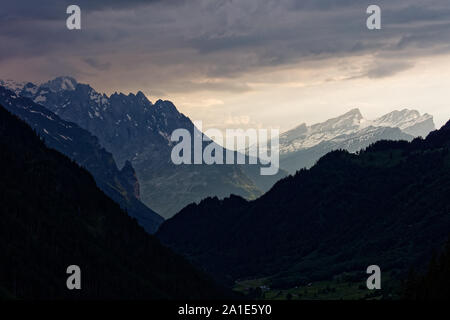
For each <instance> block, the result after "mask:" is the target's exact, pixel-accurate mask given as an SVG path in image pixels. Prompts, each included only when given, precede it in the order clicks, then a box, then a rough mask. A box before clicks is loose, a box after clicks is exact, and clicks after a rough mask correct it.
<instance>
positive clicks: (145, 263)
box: [0, 91, 229, 300]
mask: <svg viewBox="0 0 450 320" xmlns="http://www.w3.org/2000/svg"><path fill="white" fill-rule="evenodd" d="M4 93H5V92H4V91H2V94H4ZM11 93H12V92H9V93H8V94H9V95H10V98H11V99H13V100H19V101H18V105H22V106H23V108H24V109H23V110H22V111H20V113H22V116H27V117H28V116H29V118H27V120H28V121H30V122H33V121H40V120H41V118H40V117H49V118H50V117H51V118H52V119H49V120H50V121H51V122H48V123H46V125H49V126H50V127H48V132H49V134H48V135H44V136H43V138H41V137H40V136H38V135H36V133H35V132H33V130H32V129H31V128H30V127H29V126H28V125H27V124H26V123H25V122H23V121H21V120H19V119H18V118H17V117H16V116H14V115H12V114H11V113H9V112H8V111H7V110H5V109H4V108H3V107H2V106H0V147H1V152H0V190H1V193H0V203H1V206H2V207H1V210H0V218H1V223H0V299H2V300H3V299H26V300H42V299H47V300H48V299H50V300H60V299H126V300H127V299H138V300H144V299H160V300H161V299H178V300H180V299H214V298H220V297H224V296H229V295H228V293H226V292H225V290H223V289H221V288H219V287H218V286H216V285H215V284H214V283H213V282H212V281H211V280H209V278H208V277H207V276H206V275H204V274H202V273H201V272H199V271H197V270H195V269H194V268H193V267H192V265H191V264H189V263H188V262H187V261H186V260H185V259H183V258H181V257H180V256H178V255H176V254H174V253H173V252H172V251H171V250H169V249H167V248H165V247H164V246H162V245H161V244H160V243H159V241H158V240H157V239H155V238H154V237H153V236H151V235H149V234H148V233H146V232H145V231H144V230H143V229H142V228H141V227H139V226H138V224H137V223H136V221H134V220H133V219H131V218H130V217H129V216H127V214H126V213H125V212H124V211H123V210H121V209H120V207H119V205H118V204H117V203H115V202H114V201H112V200H111V199H110V198H108V197H107V196H106V195H105V194H104V193H103V192H102V191H101V190H100V189H99V188H98V187H97V186H96V182H95V181H94V179H93V177H92V176H91V175H90V174H89V173H88V172H87V171H86V170H85V169H83V168H80V167H79V166H78V165H77V164H75V163H74V162H73V161H72V160H70V159H69V158H68V157H66V156H64V155H62V154H61V153H59V152H58V151H55V150H54V149H51V148H48V147H47V146H46V145H45V144H44V142H43V141H42V140H43V139H44V138H45V140H54V141H53V142H52V143H53V144H58V143H59V142H58V140H61V143H62V142H63V141H66V138H67V139H68V141H70V139H72V138H75V137H76V136H75V134H78V133H77V131H78V130H79V129H77V128H76V127H72V128H70V127H67V128H60V129H58V127H60V126H63V127H64V126H71V124H69V123H67V122H62V121H60V120H59V119H58V118H55V115H52V114H51V113H50V112H49V111H47V112H46V111H45V110H42V109H39V107H38V106H37V105H33V103H32V102H31V101H30V100H28V99H24V98H20V97H17V96H14V93H13V94H11ZM2 99H5V98H4V97H3V98H2ZM21 103H23V104H21ZM14 108H18V107H14ZM16 111H17V110H16ZM41 112H42V114H41V115H39V116H36V117H35V118H32V117H31V115H32V114H39V113H41ZM52 124H53V125H52ZM72 125H73V124H72ZM50 132H51V134H50ZM71 133H72V134H73V135H70V134H71ZM63 136H65V137H63ZM86 139H87V137H86ZM85 146H86V145H85ZM78 150H79V149H78ZM89 151H93V152H95V151H94V149H93V148H90V149H89V150H86V152H89ZM93 156H94V157H95V156H98V155H93ZM128 170H130V168H126V169H125V171H128ZM70 265H77V266H79V267H80V269H81V290H68V288H67V286H66V281H67V277H68V276H69V275H68V274H67V273H66V270H67V268H68V266H70Z"/></svg>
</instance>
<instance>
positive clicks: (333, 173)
mask: <svg viewBox="0 0 450 320" xmlns="http://www.w3.org/2000/svg"><path fill="white" fill-rule="evenodd" d="M449 145H450V123H447V125H446V126H444V127H443V128H441V129H440V130H438V131H434V132H432V133H431V134H430V135H429V136H428V137H427V138H426V139H425V140H423V139H421V138H417V139H414V140H413V141H412V142H406V141H398V142H394V141H380V142H377V143H375V144H373V145H372V146H370V147H368V148H367V149H366V150H364V151H361V152H360V153H359V154H350V153H348V152H346V151H334V152H331V153H329V154H327V155H325V156H324V157H322V158H321V159H320V160H319V161H318V163H317V164H316V165H315V166H314V167H312V168H311V169H309V170H301V171H299V172H297V173H296V174H295V175H294V176H289V177H287V178H285V179H283V180H281V181H279V182H278V183H277V184H276V185H275V186H274V187H273V188H272V189H271V190H270V191H269V192H267V193H266V194H265V195H263V196H262V197H260V198H259V199H257V200H255V201H251V202H248V201H245V200H243V199H241V198H238V197H232V198H229V199H225V200H223V201H220V200H218V199H215V198H209V199H205V200H204V201H202V202H201V203H199V204H198V205H197V204H192V205H190V206H187V207H186V208H184V209H183V210H182V211H181V212H180V213H178V214H177V215H176V216H175V217H173V218H172V219H169V220H167V221H166V222H165V223H164V224H163V225H162V226H161V227H160V229H159V231H158V233H157V236H158V237H159V238H160V239H161V240H162V241H163V242H164V243H166V244H168V245H170V246H171V247H173V248H175V250H176V251H178V252H181V253H183V254H185V255H186V256H188V257H189V258H190V259H191V260H192V261H194V262H195V263H197V264H198V265H199V266H201V267H203V268H204V269H206V270H207V271H209V272H211V273H213V274H214V275H216V276H217V277H219V278H228V279H231V280H236V279H238V278H254V277H268V276H269V277H271V279H272V284H277V285H279V286H295V285H297V284H303V283H305V282H307V281H311V280H317V279H326V278H331V277H333V276H334V275H338V274H341V273H343V272H353V271H359V272H365V270H366V268H367V266H369V265H372V264H376V265H379V266H380V267H381V269H382V270H383V271H394V272H397V274H399V273H400V272H401V273H403V274H405V276H406V273H407V270H408V269H409V268H410V267H411V266H417V265H420V264H424V263H425V262H426V261H428V259H429V257H430V254H431V251H432V250H433V249H434V248H438V247H440V246H441V245H442V244H443V243H444V241H445V239H446V238H447V237H448V234H449V230H450V215H449V212H450V154H449Z"/></svg>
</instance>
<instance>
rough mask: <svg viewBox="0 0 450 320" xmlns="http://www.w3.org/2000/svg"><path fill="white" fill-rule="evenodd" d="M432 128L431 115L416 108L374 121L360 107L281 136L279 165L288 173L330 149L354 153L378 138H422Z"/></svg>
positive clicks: (303, 166) (299, 127)
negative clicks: (366, 117) (362, 112)
mask: <svg viewBox="0 0 450 320" xmlns="http://www.w3.org/2000/svg"><path fill="white" fill-rule="evenodd" d="M434 129H435V126H434V122H433V117H432V116H431V115H429V114H424V115H421V114H420V113H419V112H418V111H416V110H408V109H403V110H401V111H393V112H390V113H388V114H386V115H384V116H381V117H379V118H377V119H375V120H373V121H372V120H367V119H365V118H364V117H363V116H362V114H361V112H360V111H359V109H352V110H350V111H349V112H347V113H345V114H343V115H341V116H339V117H336V118H333V119H329V120H327V121H325V122H322V123H317V124H314V125H311V126H307V125H306V124H305V123H303V124H301V125H299V126H298V127H296V128H294V129H292V130H289V131H287V132H285V133H283V134H281V135H280V142H279V143H280V167H282V168H283V169H286V170H287V171H289V172H290V173H295V172H296V171H297V170H300V169H302V168H305V167H306V168H309V167H311V166H312V165H313V164H314V163H315V162H316V161H317V160H319V158H320V157H322V156H323V155H325V154H326V153H328V152H330V151H332V150H339V149H344V150H347V151H350V152H357V151H359V150H361V149H363V148H366V147H367V146H369V145H370V144H372V143H374V142H376V141H378V140H407V141H411V140H412V139H413V138H414V137H418V136H422V137H425V136H426V135H427V134H428V133H429V132H431V131H433V130H434Z"/></svg>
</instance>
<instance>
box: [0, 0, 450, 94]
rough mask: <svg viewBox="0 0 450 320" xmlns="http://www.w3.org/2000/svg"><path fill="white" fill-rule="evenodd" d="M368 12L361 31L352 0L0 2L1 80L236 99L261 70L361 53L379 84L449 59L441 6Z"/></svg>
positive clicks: (385, 4)
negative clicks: (62, 78) (70, 25)
mask: <svg viewBox="0 0 450 320" xmlns="http://www.w3.org/2000/svg"><path fill="white" fill-rule="evenodd" d="M69 4H78V5H79V6H80V7H81V10H82V30H80V31H69V30H67V29H66V28H65V19H66V17H67V14H66V12H65V9H66V7H67V6H68V5H69ZM377 4H378V5H380V7H381V8H382V30H378V31H370V30H368V29H367V28H366V27H365V21H366V18H367V14H366V12H365V11H366V8H367V6H368V3H367V2H366V1H360V0H304V1H300V0H298V1H295V0H246V1H233V0H211V1H207V0H192V1H183V0H177V1H170V0H169V1H163V0H153V1H148V0H147V1H144V0H131V1H130V0H127V1H120V0H99V1H88V0H78V1H75V2H73V1H66V0H63V1H60V0H42V1H39V2H36V1H31V0H27V1H26V0H16V1H14V2H12V1H11V2H8V3H4V4H2V7H3V8H2V13H1V14H0V41H1V49H0V70H1V71H0V76H3V77H5V76H6V77H14V76H15V77H16V78H17V77H19V78H24V79H22V80H26V79H33V80H37V81H38V80H42V81H43V80H46V79H48V78H50V77H53V76H56V75H60V74H68V73H70V75H72V76H75V77H77V78H81V79H85V80H86V81H89V82H93V83H94V84H96V83H97V84H99V86H100V87H101V88H106V87H114V86H115V87H117V86H118V83H119V80H118V79H119V78H120V79H121V80H120V81H122V82H124V83H126V84H127V87H129V88H133V87H143V86H145V87H150V88H153V89H154V90H155V91H156V92H183V91H186V90H191V91H202V90H223V91H232V92H244V91H248V90H250V88H249V87H248V86H247V85H246V84H245V83H240V82H239V81H238V80H236V81H235V79H237V78H239V77H240V76H241V75H242V74H249V73H252V72H259V71H261V70H266V69H267V68H283V67H287V66H289V65H292V64H302V63H305V64H307V63H309V62H311V61H322V63H323V64H327V63H331V62H330V61H332V60H333V59H336V58H339V57H344V58H345V57H347V58H351V57H357V56H361V55H365V54H366V55H367V54H369V55H372V56H373V59H374V60H375V61H373V63H372V64H370V65H367V66H366V69H365V70H360V74H359V75H360V76H365V77H370V78H373V77H375V78H379V77H389V76H391V75H393V74H395V73H397V72H401V71H402V70H405V69H408V68H409V67H412V66H413V65H414V59H417V58H418V57H426V56H431V55H434V54H436V53H447V52H449V50H450V47H449V43H450V32H448V30H450V29H449V28H450V8H449V5H448V0H426V1H424V0H408V1H398V0H397V1H393V0H390V1H386V0H381V1H377Z"/></svg>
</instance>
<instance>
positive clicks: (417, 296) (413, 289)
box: [404, 241, 450, 300]
mask: <svg viewBox="0 0 450 320" xmlns="http://www.w3.org/2000/svg"><path fill="white" fill-rule="evenodd" d="M404 298H405V299H408V300H443V299H446V300H449V299H450V241H448V242H447V243H446V245H445V247H444V251H443V252H442V253H441V254H440V255H439V256H436V255H433V257H432V259H431V261H430V263H429V265H428V269H427V271H426V272H425V273H423V274H418V273H416V271H414V270H413V269H412V270H411V271H410V273H409V275H408V278H407V280H406V282H405V285H404Z"/></svg>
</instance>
